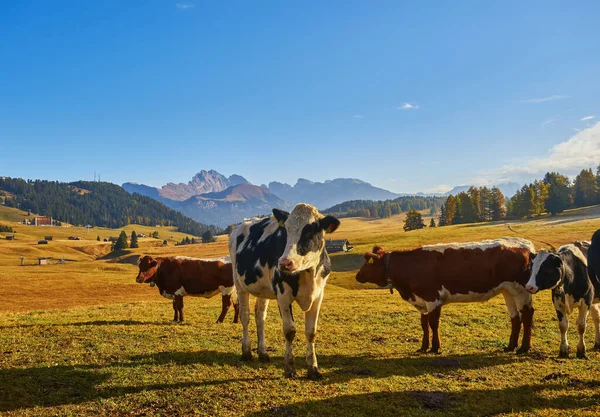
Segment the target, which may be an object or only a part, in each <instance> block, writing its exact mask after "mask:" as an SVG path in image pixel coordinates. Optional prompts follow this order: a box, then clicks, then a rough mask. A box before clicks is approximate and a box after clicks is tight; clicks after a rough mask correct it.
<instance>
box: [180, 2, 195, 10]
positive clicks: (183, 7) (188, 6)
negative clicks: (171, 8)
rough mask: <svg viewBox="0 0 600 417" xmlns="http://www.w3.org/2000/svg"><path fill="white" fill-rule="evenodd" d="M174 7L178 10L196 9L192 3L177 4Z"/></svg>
mask: <svg viewBox="0 0 600 417" xmlns="http://www.w3.org/2000/svg"><path fill="white" fill-rule="evenodd" d="M176 6H177V8H178V9H179V10H189V9H193V8H194V7H196V6H195V5H194V4H192V3H177V5H176Z"/></svg>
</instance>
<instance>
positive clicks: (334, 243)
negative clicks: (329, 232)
mask: <svg viewBox="0 0 600 417" xmlns="http://www.w3.org/2000/svg"><path fill="white" fill-rule="evenodd" d="M353 248H354V246H352V245H351V244H350V242H349V241H348V240H347V239H341V240H333V239H329V240H326V241H325V249H327V252H329V253H334V252H349V251H351V250H352V249H353Z"/></svg>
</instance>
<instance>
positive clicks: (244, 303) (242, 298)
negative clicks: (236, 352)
mask: <svg viewBox="0 0 600 417" xmlns="http://www.w3.org/2000/svg"><path fill="white" fill-rule="evenodd" d="M238 300H239V302H240V318H241V319H242V329H243V330H242V358H241V359H242V360H243V361H251V360H252V350H251V348H250V337H249V336H248V325H249V324H250V305H249V304H250V294H249V293H247V292H238Z"/></svg>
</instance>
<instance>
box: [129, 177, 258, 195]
mask: <svg viewBox="0 0 600 417" xmlns="http://www.w3.org/2000/svg"><path fill="white" fill-rule="evenodd" d="M239 184H249V182H248V180H246V179H245V178H244V177H242V176H240V175H231V176H229V177H225V176H224V175H222V174H220V173H218V172H217V171H215V170H212V169H211V170H210V171H205V170H202V171H200V172H199V173H197V174H196V175H194V176H193V177H192V179H191V181H189V182H188V183H187V184H183V183H179V184H175V183H172V182H170V183H167V184H166V185H163V186H162V188H155V187H149V186H147V185H144V184H136V183H134V182H126V183H125V184H123V188H124V189H125V190H126V191H128V192H130V193H139V194H141V195H145V196H147V197H150V198H154V199H155V200H159V201H162V202H166V200H173V201H184V200H187V199H188V198H190V197H193V196H195V195H200V194H205V193H212V192H219V191H223V190H225V189H227V188H229V187H232V186H234V185H239Z"/></svg>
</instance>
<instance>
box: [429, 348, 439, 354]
mask: <svg viewBox="0 0 600 417" xmlns="http://www.w3.org/2000/svg"><path fill="white" fill-rule="evenodd" d="M429 353H433V354H434V355H439V354H440V353H441V352H440V348H439V347H437V348H431V350H430V351H429Z"/></svg>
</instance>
